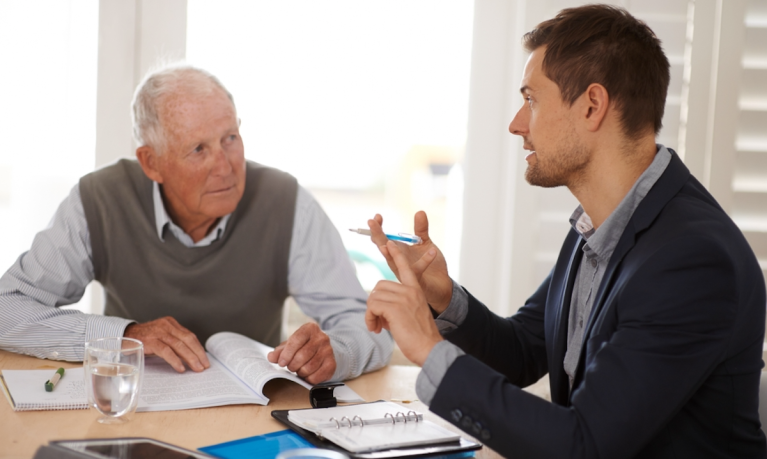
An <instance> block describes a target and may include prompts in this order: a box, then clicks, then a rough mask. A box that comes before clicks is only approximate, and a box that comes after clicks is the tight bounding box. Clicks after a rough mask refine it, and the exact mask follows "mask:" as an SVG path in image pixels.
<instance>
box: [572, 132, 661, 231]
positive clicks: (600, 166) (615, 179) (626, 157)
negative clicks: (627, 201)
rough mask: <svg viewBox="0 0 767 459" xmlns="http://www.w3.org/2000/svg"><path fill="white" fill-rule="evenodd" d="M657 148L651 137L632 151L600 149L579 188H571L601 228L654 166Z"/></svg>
mask: <svg viewBox="0 0 767 459" xmlns="http://www.w3.org/2000/svg"><path fill="white" fill-rule="evenodd" d="M656 152H657V147H656V145H655V138H654V136H653V137H648V138H646V139H643V140H642V141H641V142H637V143H635V144H634V145H632V146H631V148H620V147H612V148H606V149H600V150H598V151H596V152H595V154H594V155H593V156H592V161H591V163H590V164H589V167H588V170H587V171H584V174H583V175H582V176H581V180H579V182H578V183H577V185H575V186H570V187H568V188H569V189H570V192H571V193H573V195H574V196H575V198H576V199H577V200H578V202H579V203H580V204H581V206H582V207H583V210H584V211H585V212H586V213H587V214H588V215H589V217H590V218H591V221H592V223H593V224H594V228H599V227H600V226H601V225H602V223H604V221H605V220H607V217H609V216H610V214H611V213H613V211H614V210H615V209H616V208H617V207H618V205H619V204H620V203H621V201H622V200H623V198H624V197H626V195H627V194H628V192H629V190H631V187H632V186H634V183H636V181H637V179H639V176H641V175H642V173H643V172H644V171H645V170H646V169H647V168H648V167H649V166H650V164H652V161H653V159H654V158H655V153H656Z"/></svg>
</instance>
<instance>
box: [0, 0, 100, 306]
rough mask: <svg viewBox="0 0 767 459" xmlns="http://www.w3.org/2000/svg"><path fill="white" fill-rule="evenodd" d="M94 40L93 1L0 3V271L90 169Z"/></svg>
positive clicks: (24, 247) (87, 301) (85, 302)
mask: <svg viewBox="0 0 767 459" xmlns="http://www.w3.org/2000/svg"><path fill="white" fill-rule="evenodd" d="M97 40H98V1H96V0H69V1H67V0H48V1H42V0H37V1H35V2H27V1H23V0H16V1H10V0H3V1H2V2H0V62H2V69H3V71H2V72H0V132H2V140H3V142H2V148H0V222H2V225H0V241H2V243H0V271H2V272H5V271H6V270H7V269H8V268H9V267H10V266H11V265H12V264H13V263H14V261H15V260H16V258H17V257H18V256H19V255H20V254H21V253H22V252H24V251H26V250H28V249H29V247H30V245H31V243H32V239H33V237H34V235H35V233H37V232H38V231H39V230H41V229H43V228H44V227H45V226H46V224H47V223H48V222H49V220H50V219H51V217H52V216H53V213H54V212H55V210H56V208H57V206H58V204H59V203H60V202H61V200H62V199H64V198H65V197H66V196H67V194H68V193H69V191H70V189H71V188H72V187H73V186H74V185H75V184H76V183H77V181H78V179H79V178H80V176H82V175H84V174H86V173H88V172H90V171H92V170H93V165H94V158H95V131H96V59H97V49H98V46H97ZM79 307H80V308H82V309H85V310H89V308H90V295H89V294H87V293H86V295H85V297H84V298H83V301H82V302H81V304H80V305H79Z"/></svg>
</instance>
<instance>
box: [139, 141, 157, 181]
mask: <svg viewBox="0 0 767 459" xmlns="http://www.w3.org/2000/svg"><path fill="white" fill-rule="evenodd" d="M136 158H137V159H138V162H139V164H141V169H143V170H144V174H146V176H147V177H149V178H150V179H151V180H154V181H155V182H157V183H162V182H163V180H162V174H161V173H160V170H159V168H158V167H157V166H158V164H157V163H158V161H159V159H158V157H157V153H156V152H155V151H154V149H153V148H152V147H150V146H148V145H144V146H141V147H138V148H137V149H136Z"/></svg>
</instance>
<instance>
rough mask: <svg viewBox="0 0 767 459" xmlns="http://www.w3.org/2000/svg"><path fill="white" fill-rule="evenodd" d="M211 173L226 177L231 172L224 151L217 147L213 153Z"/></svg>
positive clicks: (227, 157) (230, 166)
mask: <svg viewBox="0 0 767 459" xmlns="http://www.w3.org/2000/svg"><path fill="white" fill-rule="evenodd" d="M213 161H214V164H213V172H214V173H215V174H217V175H227V174H230V173H231V172H232V170H233V169H232V165H231V163H230V162H229V156H228V155H227V154H226V150H224V148H223V147H222V146H221V145H219V146H218V147H217V148H216V149H215V150H214V152H213Z"/></svg>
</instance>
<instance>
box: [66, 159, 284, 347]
mask: <svg viewBox="0 0 767 459" xmlns="http://www.w3.org/2000/svg"><path fill="white" fill-rule="evenodd" d="M297 191H298V185H297V183H296V180H295V178H293V177H292V176H290V175H288V174H286V173H284V172H280V171H278V170H275V169H271V168H267V167H264V166H261V165H258V164H255V163H252V162H248V163H247V178H246V183H245V192H244V195H243V197H242V200H241V201H240V202H239V204H238V205H237V209H236V210H235V211H234V213H233V214H232V216H231V217H230V219H229V221H228V222H227V225H226V230H225V231H224V233H223V234H222V235H221V237H220V238H219V239H218V240H217V241H215V242H213V243H212V244H211V245H209V246H207V247H191V248H190V247H185V246H184V245H183V244H181V243H180V242H179V241H178V240H177V239H176V238H175V237H174V236H173V233H172V232H171V231H169V230H167V228H166V230H165V232H164V234H163V237H164V239H165V241H164V242H163V241H162V240H160V238H158V237H157V230H156V225H155V217H154V205H153V202H152V181H151V180H149V178H147V177H146V175H144V172H143V171H142V170H141V166H140V165H139V164H138V163H137V162H136V161H135V160H127V159H123V160H120V161H118V162H117V163H115V164H113V165H110V166H107V167H105V168H103V169H100V170H98V171H95V172H93V173H91V174H88V175H86V176H85V177H83V178H82V179H80V196H81V198H82V201H83V208H84V209H85V218H86V220H87V222H88V230H89V232H90V239H91V246H92V250H93V266H94V271H95V277H96V280H97V281H99V282H100V283H101V284H102V285H103V286H104V289H105V290H106V306H105V310H104V313H105V314H106V315H110V316H119V317H124V318H127V319H133V320H136V321H138V322H147V321H150V320H154V319H157V318H160V317H164V316H172V317H174V318H175V319H176V320H178V321H179V323H180V324H181V325H183V326H184V327H186V328H188V329H189V330H191V331H192V332H193V333H195V334H196V335H197V337H198V338H199V340H200V342H201V343H203V344H204V343H205V340H207V339H208V337H210V335H212V334H214V333H216V332H220V331H233V332H237V333H241V334H243V335H245V336H249V337H251V338H253V339H255V340H258V341H261V342H262V343H265V344H268V345H270V346H276V345H277V344H278V343H279V339H280V322H281V317H282V315H281V312H282V305H283V303H284V301H285V298H286V297H287V296H288V256H289V252H290V241H291V235H292V230H293V217H294V213H295V204H296V193H297Z"/></svg>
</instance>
